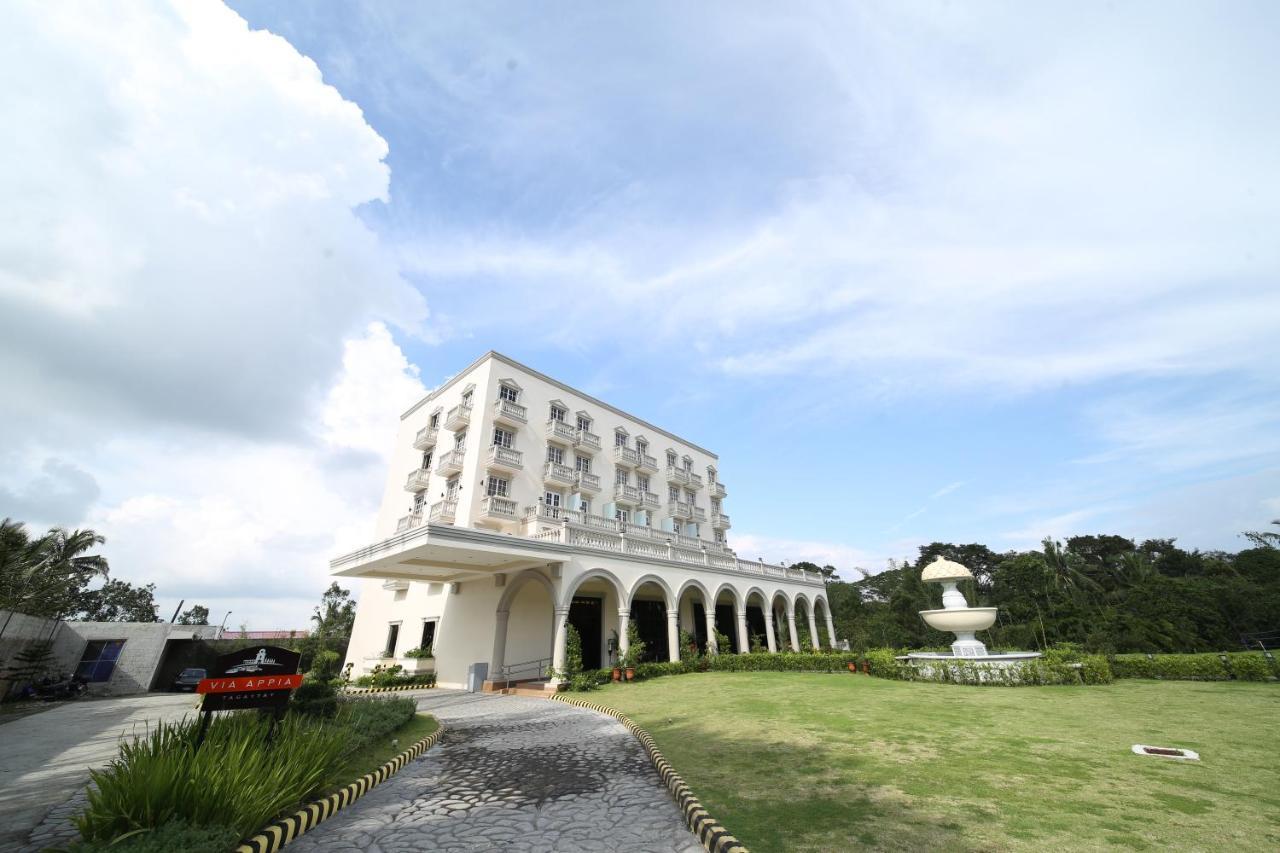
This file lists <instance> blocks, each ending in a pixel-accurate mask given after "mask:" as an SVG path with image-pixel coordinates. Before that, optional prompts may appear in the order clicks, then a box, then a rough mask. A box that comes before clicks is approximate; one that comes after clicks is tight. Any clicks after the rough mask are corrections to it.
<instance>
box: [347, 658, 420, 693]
mask: <svg viewBox="0 0 1280 853" xmlns="http://www.w3.org/2000/svg"><path fill="white" fill-rule="evenodd" d="M402 685H418V686H421V687H435V685H436V674H435V673H434V672H427V673H423V674H421V675H410V674H409V673H407V672H405V671H404V667H402V666H401V665H400V664H398V663H396V664H392V665H391V666H383V665H382V664H378V665H377V666H375V667H374V668H373V671H372V672H370V673H369V674H368V675H362V676H360V677H359V678H357V679H356V686H357V687H400V686H402Z"/></svg>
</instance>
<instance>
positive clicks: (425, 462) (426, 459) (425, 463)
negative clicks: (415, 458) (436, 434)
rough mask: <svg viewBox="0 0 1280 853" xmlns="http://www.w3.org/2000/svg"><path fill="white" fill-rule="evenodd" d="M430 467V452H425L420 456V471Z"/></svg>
mask: <svg viewBox="0 0 1280 853" xmlns="http://www.w3.org/2000/svg"><path fill="white" fill-rule="evenodd" d="M430 467H431V451H430V450H428V451H427V452H425V453H423V454H422V470H423V471H426V470H427V469H428V468H430Z"/></svg>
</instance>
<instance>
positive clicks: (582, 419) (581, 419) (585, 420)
mask: <svg viewBox="0 0 1280 853" xmlns="http://www.w3.org/2000/svg"><path fill="white" fill-rule="evenodd" d="M578 429H580V430H582V431H583V432H591V418H589V417H587V416H586V415H578Z"/></svg>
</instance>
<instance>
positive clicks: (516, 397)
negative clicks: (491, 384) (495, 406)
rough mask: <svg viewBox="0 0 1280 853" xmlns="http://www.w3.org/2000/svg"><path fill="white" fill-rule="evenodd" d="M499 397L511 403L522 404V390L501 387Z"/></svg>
mask: <svg viewBox="0 0 1280 853" xmlns="http://www.w3.org/2000/svg"><path fill="white" fill-rule="evenodd" d="M498 397H499V398H501V399H503V400H507V401H508V402H511V403H518V402H520V389H519V388H514V387H512V386H510V385H499V386H498Z"/></svg>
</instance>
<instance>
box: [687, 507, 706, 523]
mask: <svg viewBox="0 0 1280 853" xmlns="http://www.w3.org/2000/svg"><path fill="white" fill-rule="evenodd" d="M689 509H690V511H691V512H692V513H693V516H692V517H693V520H694V521H702V522H705V521H706V520H707V511H706V510H705V509H703V508H702V507H700V506H694V507H690V508H689Z"/></svg>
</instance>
